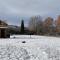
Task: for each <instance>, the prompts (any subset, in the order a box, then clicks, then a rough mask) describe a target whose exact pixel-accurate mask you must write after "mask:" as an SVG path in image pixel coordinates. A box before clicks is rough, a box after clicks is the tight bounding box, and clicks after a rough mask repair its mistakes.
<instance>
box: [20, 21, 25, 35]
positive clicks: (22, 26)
mask: <svg viewBox="0 0 60 60" xmlns="http://www.w3.org/2000/svg"><path fill="white" fill-rule="evenodd" d="M21 34H24V20H22V21H21Z"/></svg>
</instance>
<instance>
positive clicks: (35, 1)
mask: <svg viewBox="0 0 60 60" xmlns="http://www.w3.org/2000/svg"><path fill="white" fill-rule="evenodd" d="M49 14H53V15H54V16H55V15H56V14H60V0H0V16H2V17H3V16H7V17H8V16H23V17H24V16H33V15H41V16H44V15H49Z"/></svg>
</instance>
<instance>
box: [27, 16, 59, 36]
mask: <svg viewBox="0 0 60 60" xmlns="http://www.w3.org/2000/svg"><path fill="white" fill-rule="evenodd" d="M28 25H29V26H28V29H29V31H31V32H34V34H37V35H60V15H59V16H58V17H57V19H56V20H54V19H53V18H51V17H47V18H46V19H44V20H43V19H42V18H41V16H33V17H31V18H30V21H29V24H28Z"/></svg>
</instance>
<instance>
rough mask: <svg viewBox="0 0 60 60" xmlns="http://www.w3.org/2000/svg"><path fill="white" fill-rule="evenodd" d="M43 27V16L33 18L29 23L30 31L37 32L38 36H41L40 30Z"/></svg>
mask: <svg viewBox="0 0 60 60" xmlns="http://www.w3.org/2000/svg"><path fill="white" fill-rule="evenodd" d="M41 27H42V18H41V16H33V17H31V18H30V21H29V30H30V31H33V32H36V34H40V32H41V31H40V30H41Z"/></svg>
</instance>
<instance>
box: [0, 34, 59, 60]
mask: <svg viewBox="0 0 60 60" xmlns="http://www.w3.org/2000/svg"><path fill="white" fill-rule="evenodd" d="M23 41H25V42H26V43H22V42H23ZM0 60H60V38H58V37H47V36H36V35H31V36H30V35H13V36H11V38H10V39H0Z"/></svg>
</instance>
